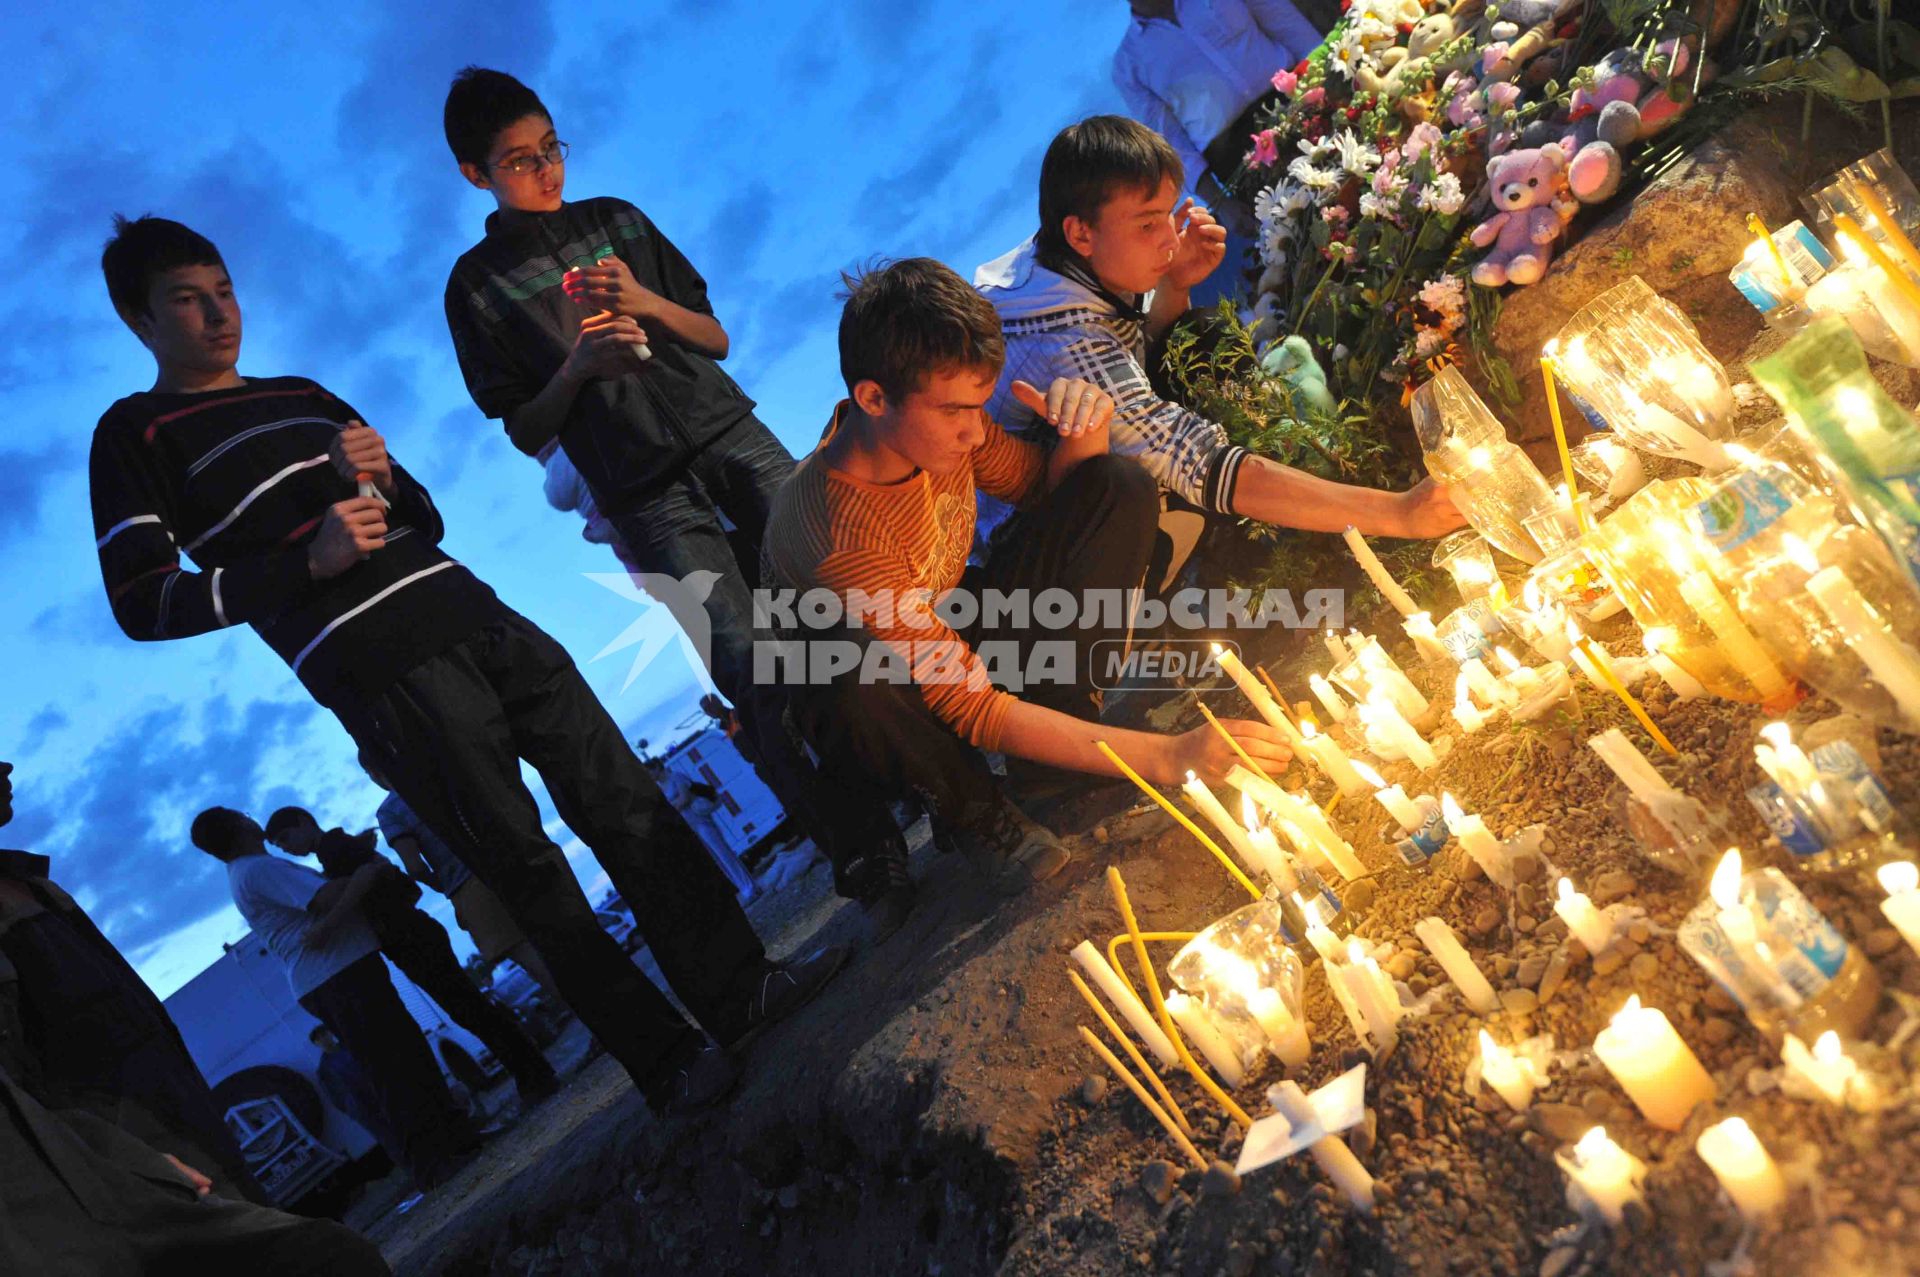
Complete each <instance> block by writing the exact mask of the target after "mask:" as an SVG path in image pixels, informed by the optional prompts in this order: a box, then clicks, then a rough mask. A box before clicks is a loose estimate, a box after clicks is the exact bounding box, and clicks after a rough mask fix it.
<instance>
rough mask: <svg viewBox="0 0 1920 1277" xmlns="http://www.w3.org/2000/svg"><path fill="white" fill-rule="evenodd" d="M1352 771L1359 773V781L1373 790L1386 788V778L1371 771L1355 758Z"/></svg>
mask: <svg viewBox="0 0 1920 1277" xmlns="http://www.w3.org/2000/svg"><path fill="white" fill-rule="evenodd" d="M1353 770H1355V771H1357V772H1359V773H1360V779H1361V780H1364V781H1366V782H1367V783H1368V784H1369V785H1372V786H1373V787H1374V788H1375V789H1385V788H1386V787H1387V778H1386V777H1385V776H1382V775H1381V774H1380V773H1379V772H1377V771H1375V770H1373V768H1371V767H1369V766H1368V765H1367V764H1365V763H1363V762H1361V761H1360V760H1359V759H1357V758H1356V759H1354V760H1353Z"/></svg>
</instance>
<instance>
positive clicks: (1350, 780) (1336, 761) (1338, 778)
mask: <svg viewBox="0 0 1920 1277" xmlns="http://www.w3.org/2000/svg"><path fill="white" fill-rule="evenodd" d="M1300 745H1301V748H1303V749H1305V750H1306V753H1307V757H1309V758H1311V759H1312V760H1313V761H1314V762H1315V764H1317V765H1318V766H1319V768H1320V770H1321V771H1323V772H1325V773H1326V774H1327V779H1328V780H1331V781H1332V782H1333V783H1334V784H1336V785H1338V786H1339V787H1340V792H1341V793H1343V794H1345V795H1346V796H1347V797H1349V798H1351V797H1353V796H1354V795H1355V794H1364V793H1366V792H1367V782H1366V780H1365V779H1364V778H1362V777H1361V775H1360V773H1359V772H1357V771H1355V770H1354V769H1353V760H1352V759H1351V758H1348V757H1347V751H1346V750H1344V749H1341V748H1340V744H1339V742H1338V741H1336V740H1334V739H1333V737H1331V736H1324V735H1322V734H1321V732H1320V729H1319V728H1317V727H1315V726H1314V725H1313V724H1312V723H1311V722H1303V723H1301V724H1300Z"/></svg>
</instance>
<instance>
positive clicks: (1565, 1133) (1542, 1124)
mask: <svg viewBox="0 0 1920 1277" xmlns="http://www.w3.org/2000/svg"><path fill="white" fill-rule="evenodd" d="M1532 1118H1533V1129H1534V1130H1536V1131H1538V1132H1540V1133H1541V1134H1542V1135H1544V1136H1546V1137H1547V1138H1548V1139H1552V1140H1557V1141H1559V1142H1560V1143H1562V1144H1571V1143H1573V1142H1574V1141H1575V1140H1577V1139H1579V1138H1580V1137H1581V1136H1582V1135H1585V1134H1586V1133H1587V1132H1588V1131H1590V1130H1592V1129H1593V1116H1592V1115H1591V1114H1590V1113H1588V1112H1587V1111H1586V1110H1585V1109H1583V1108H1581V1107H1579V1106H1578V1105H1574V1104H1536V1105H1534V1106H1533V1113H1532Z"/></svg>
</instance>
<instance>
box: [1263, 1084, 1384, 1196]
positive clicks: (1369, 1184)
mask: <svg viewBox="0 0 1920 1277" xmlns="http://www.w3.org/2000/svg"><path fill="white" fill-rule="evenodd" d="M1267 1098H1268V1099H1270V1100H1272V1101H1273V1107H1274V1109H1275V1111H1277V1112H1278V1113H1279V1114H1280V1115H1281V1116H1282V1117H1284V1118H1286V1119H1287V1124H1288V1125H1289V1126H1290V1127H1292V1128H1293V1129H1294V1130H1296V1131H1297V1130H1301V1129H1303V1128H1306V1127H1310V1126H1318V1125H1319V1124H1320V1115H1319V1114H1318V1113H1316V1112H1315V1111H1314V1108H1313V1101H1312V1100H1310V1099H1308V1098H1307V1094H1306V1092H1305V1091H1302V1090H1301V1089H1300V1087H1299V1086H1298V1085H1297V1084H1295V1083H1294V1082H1291V1081H1287V1082H1280V1083H1277V1084H1276V1085H1274V1086H1273V1087H1271V1088H1269V1089H1268V1091H1267ZM1308 1151H1309V1152H1311V1153H1312V1154H1313V1160H1314V1163H1315V1164H1316V1165H1318V1166H1319V1167H1320V1173H1321V1174H1323V1175H1325V1176H1326V1177H1327V1178H1328V1179H1330V1180H1332V1181H1333V1186H1334V1187H1335V1188H1337V1189H1339V1190H1340V1192H1341V1194H1342V1195H1343V1196H1344V1197H1345V1198H1346V1199H1347V1202H1348V1204H1349V1205H1351V1206H1352V1207H1353V1208H1354V1209H1355V1210H1357V1211H1359V1212H1360V1213H1361V1214H1363V1215H1370V1214H1372V1213H1373V1176H1371V1175H1369V1174H1367V1168H1366V1167H1364V1166H1362V1165H1361V1164H1360V1159H1359V1158H1357V1157H1355V1156H1354V1155H1353V1150H1352V1149H1351V1148H1348V1147H1347V1142H1346V1141H1345V1140H1343V1139H1341V1138H1340V1137H1339V1136H1337V1135H1323V1136H1321V1137H1320V1138H1319V1139H1317V1140H1315V1141H1314V1142H1313V1143H1312V1144H1310V1145H1309V1146H1308Z"/></svg>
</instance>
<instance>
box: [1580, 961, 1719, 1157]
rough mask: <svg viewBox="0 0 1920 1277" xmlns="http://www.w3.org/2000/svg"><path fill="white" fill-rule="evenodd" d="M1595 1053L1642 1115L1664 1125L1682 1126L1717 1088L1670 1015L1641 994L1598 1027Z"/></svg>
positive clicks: (1594, 1047)
mask: <svg viewBox="0 0 1920 1277" xmlns="http://www.w3.org/2000/svg"><path fill="white" fill-rule="evenodd" d="M1593 1053H1594V1054H1595V1055H1597V1056H1599V1057H1600V1063H1602V1064H1604V1065H1606V1067H1607V1072H1609V1073H1611V1074H1613V1080H1614V1081H1616V1082H1618V1083H1619V1084H1620V1089H1621V1090H1623V1091H1625V1092H1626V1093H1627V1096H1628V1098H1630V1099H1631V1100H1632V1101H1633V1103H1634V1106H1635V1107H1636V1108H1638V1109H1639V1110H1640V1113H1641V1115H1642V1116H1643V1117H1645V1118H1646V1119H1647V1120H1648V1121H1649V1122H1652V1123H1653V1124H1654V1125H1655V1126H1658V1127H1660V1128H1661V1129H1663V1130H1668V1131H1677V1130H1679V1129H1680V1127H1681V1126H1682V1124H1684V1123H1685V1122H1686V1120H1687V1114H1689V1113H1691V1112H1693V1108H1694V1106H1695V1105H1696V1104H1699V1103H1700V1102H1701V1101H1703V1100H1711V1099H1712V1098H1713V1097H1714V1096H1715V1095H1717V1094H1718V1093H1719V1091H1718V1088H1717V1087H1715V1086H1714V1083H1713V1078H1712V1077H1711V1076H1710V1075H1709V1074H1708V1073H1707V1071H1706V1069H1705V1068H1703V1067H1701V1064H1700V1060H1699V1057H1697V1056H1695V1055H1694V1053H1693V1052H1692V1051H1691V1050H1690V1049H1689V1048H1688V1047H1687V1044H1686V1043H1685V1042H1682V1041H1681V1040H1680V1035H1679V1034H1678V1033H1675V1032H1674V1031H1673V1025H1672V1024H1671V1023H1670V1022H1669V1021H1668V1020H1667V1017H1666V1015H1665V1014H1664V1013H1662V1012H1661V1011H1660V1009H1659V1008H1657V1007H1643V1006H1641V1005H1640V997H1639V995H1638V994H1635V995H1634V996H1632V997H1630V998H1628V999H1627V1004H1626V1005H1625V1006H1624V1007H1621V1008H1620V1010H1618V1011H1616V1012H1615V1013H1614V1016H1613V1020H1612V1022H1611V1023H1609V1024H1608V1025H1607V1027H1606V1028H1604V1029H1602V1030H1600V1035H1599V1036H1598V1037H1596V1038H1595V1039H1594V1040H1593Z"/></svg>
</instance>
